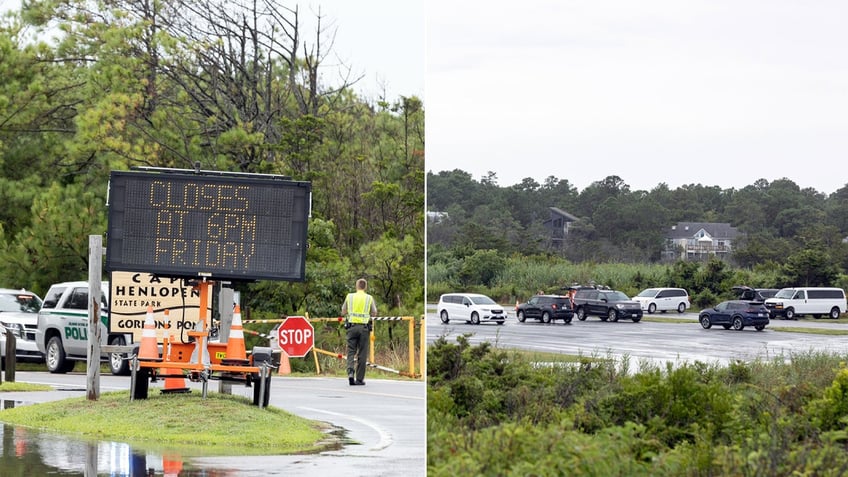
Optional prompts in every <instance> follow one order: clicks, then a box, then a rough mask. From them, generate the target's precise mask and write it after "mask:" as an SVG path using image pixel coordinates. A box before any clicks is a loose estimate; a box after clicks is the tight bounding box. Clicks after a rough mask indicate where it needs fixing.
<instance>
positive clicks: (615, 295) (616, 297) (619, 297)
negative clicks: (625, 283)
mask: <svg viewBox="0 0 848 477" xmlns="http://www.w3.org/2000/svg"><path fill="white" fill-rule="evenodd" d="M607 300H609V301H628V300H630V297H628V296H627V295H625V294H624V292H620V291H614V292H609V293H607Z"/></svg>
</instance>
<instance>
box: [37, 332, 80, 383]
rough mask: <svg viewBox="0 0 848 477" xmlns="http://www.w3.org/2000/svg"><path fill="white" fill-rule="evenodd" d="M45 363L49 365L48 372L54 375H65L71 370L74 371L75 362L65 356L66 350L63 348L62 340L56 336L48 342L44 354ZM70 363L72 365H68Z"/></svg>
mask: <svg viewBox="0 0 848 477" xmlns="http://www.w3.org/2000/svg"><path fill="white" fill-rule="evenodd" d="M44 362H45V364H47V371H50V372H51V373H54V374H65V373H67V372H68V371H70V369H68V366H71V369H73V364H74V362H73V361H70V360H68V358H67V357H66V355H65V348H64V347H63V346H62V338H60V337H58V336H54V337H52V338H50V340H49V341H48V342H47V349H46V350H45V352H44ZM68 363H70V365H69V364H68Z"/></svg>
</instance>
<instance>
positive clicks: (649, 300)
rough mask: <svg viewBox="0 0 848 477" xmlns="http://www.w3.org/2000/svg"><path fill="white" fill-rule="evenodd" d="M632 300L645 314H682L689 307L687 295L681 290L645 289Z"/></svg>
mask: <svg viewBox="0 0 848 477" xmlns="http://www.w3.org/2000/svg"><path fill="white" fill-rule="evenodd" d="M633 300H635V301H638V302H639V306H641V307H642V311H645V312H647V313H656V312H657V311H661V312H663V313H665V312H666V311H668V310H677V312H678V313H683V312H684V311H686V309H687V308H689V306H690V303H689V293H687V292H686V290H684V289H683V288H646V289H644V290H642V291H641V292H640V293H639V294H638V295H636V296H634V297H633Z"/></svg>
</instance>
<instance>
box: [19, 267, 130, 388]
mask: <svg viewBox="0 0 848 477" xmlns="http://www.w3.org/2000/svg"><path fill="white" fill-rule="evenodd" d="M100 289H101V290H102V294H101V296H100V336H101V338H100V344H101V345H107V344H109V345H115V346H124V345H128V344H130V343H131V342H132V335H131V334H117V333H111V334H110V333H109V326H108V325H109V315H108V313H107V309H108V307H109V298H108V293H109V282H103V283H102V284H101V288H100ZM35 338H36V343H37V345H38V350H39V351H41V352H42V353H43V354H44V361H45V362H46V363H47V370H48V371H50V372H51V373H67V372H68V371H71V370H73V369H74V364H75V363H76V361H86V360H87V359H88V358H87V356H88V282H82V281H80V282H65V283H56V284H54V285H51V286H50V289H49V290H47V295H45V297H44V302H43V303H42V304H41V311H40V312H39V313H38V327H37V330H36V335H35ZM101 358H102V359H108V361H109V368H110V370H111V371H112V374H115V375H126V374H129V371H130V366H129V362H128V360H127V359H126V356H124V355H123V354H120V353H111V354H104V355H103V356H102V357H101Z"/></svg>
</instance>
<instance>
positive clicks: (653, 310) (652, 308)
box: [648, 303, 657, 315]
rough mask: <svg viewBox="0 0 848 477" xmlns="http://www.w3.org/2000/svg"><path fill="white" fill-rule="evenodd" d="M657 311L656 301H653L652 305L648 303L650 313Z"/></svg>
mask: <svg viewBox="0 0 848 477" xmlns="http://www.w3.org/2000/svg"><path fill="white" fill-rule="evenodd" d="M656 312H657V304H656V303H651V304H650V305H648V313H649V314H651V315H653V314H654V313H656Z"/></svg>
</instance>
